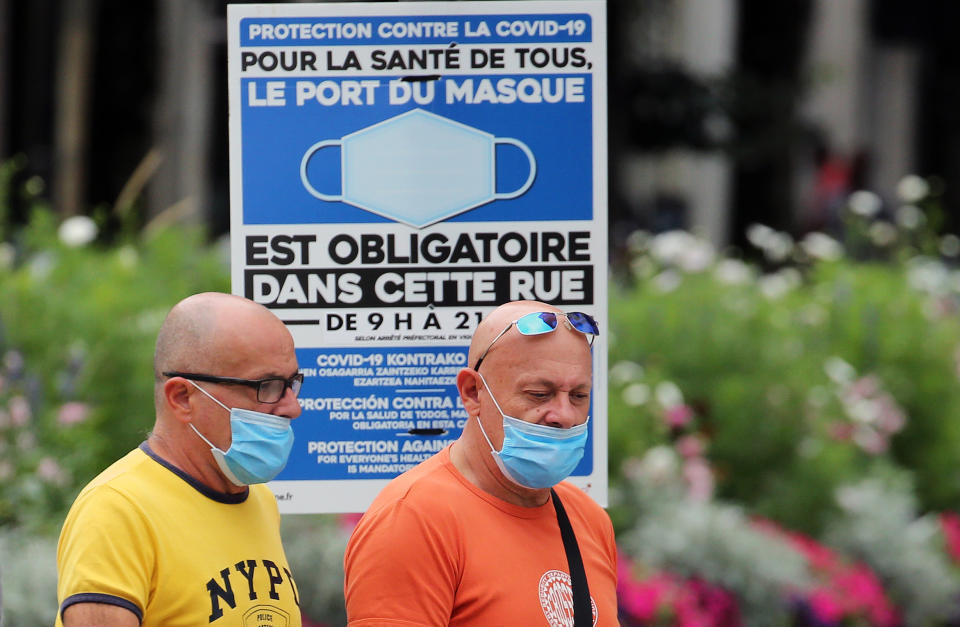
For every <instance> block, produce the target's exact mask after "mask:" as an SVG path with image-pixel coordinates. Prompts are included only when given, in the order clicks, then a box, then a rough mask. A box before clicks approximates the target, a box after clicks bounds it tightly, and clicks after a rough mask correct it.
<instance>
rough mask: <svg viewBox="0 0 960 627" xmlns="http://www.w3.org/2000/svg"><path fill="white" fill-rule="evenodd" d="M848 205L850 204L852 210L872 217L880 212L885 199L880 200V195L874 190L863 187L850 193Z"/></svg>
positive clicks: (865, 216) (859, 214) (866, 216)
mask: <svg viewBox="0 0 960 627" xmlns="http://www.w3.org/2000/svg"><path fill="white" fill-rule="evenodd" d="M847 205H849V207H850V211H852V212H854V213H855V214H857V215H858V216H863V217H864V218H872V217H873V216H875V215H877V214H878V213H880V209H882V208H883V201H882V200H880V196H878V195H877V194H875V193H874V192H871V191H868V190H865V189H861V190H859V191H856V192H853V193H852V194H850V199H849V200H847Z"/></svg>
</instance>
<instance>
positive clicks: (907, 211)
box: [896, 205, 927, 231]
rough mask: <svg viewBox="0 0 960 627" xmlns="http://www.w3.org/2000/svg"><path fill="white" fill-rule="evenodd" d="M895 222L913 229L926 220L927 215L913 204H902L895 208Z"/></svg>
mask: <svg viewBox="0 0 960 627" xmlns="http://www.w3.org/2000/svg"><path fill="white" fill-rule="evenodd" d="M896 219H897V224H899V225H900V226H902V227H903V228H905V229H908V230H911V231H912V230H913V229H915V228H917V227H918V226H920V225H921V224H923V223H924V222H926V221H927V216H926V215H924V213H923V212H922V211H920V209H918V208H917V207H915V206H913V205H904V206H902V207H900V208H899V209H897V215H896Z"/></svg>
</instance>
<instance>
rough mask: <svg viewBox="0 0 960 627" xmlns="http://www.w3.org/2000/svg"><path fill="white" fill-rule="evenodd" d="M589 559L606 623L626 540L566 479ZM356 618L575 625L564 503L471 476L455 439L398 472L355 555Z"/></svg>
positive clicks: (350, 597) (349, 581)
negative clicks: (492, 487)
mask: <svg viewBox="0 0 960 627" xmlns="http://www.w3.org/2000/svg"><path fill="white" fill-rule="evenodd" d="M554 489H555V490H556V491H557V494H558V495H559V496H560V500H561V501H562V502H563V506H564V509H565V510H566V512H567V516H568V517H569V518H570V524H571V526H572V527H573V531H574V534H575V535H576V536H577V543H578V545H579V547H580V554H581V555H582V557H583V563H584V568H585V570H586V573H587V582H588V585H589V587H590V596H591V600H592V602H593V608H594V625H596V626H606V625H617V624H619V623H618V622H617V592H616V587H617V574H616V573H617V550H616V545H615V543H614V536H613V525H612V524H611V523H610V518H609V517H608V516H607V514H606V512H605V511H603V509H601V508H600V506H599V505H597V504H596V503H595V502H594V501H593V500H592V499H591V498H590V497H589V496H587V495H586V494H585V493H584V492H583V491H582V490H580V489H579V488H577V487H575V486H573V485H571V484H568V483H561V484H559V485H557V486H555V488H554ZM344 566H345V570H346V581H345V584H344V595H345V597H346V604H347V617H348V619H349V622H350V625H351V626H359V625H455V626H458V627H467V626H477V627H480V626H482V627H489V626H490V625H524V626H527V625H549V626H551V627H562V626H566V625H572V624H573V620H572V616H573V603H572V595H571V592H570V576H569V574H568V573H569V569H568V568H567V557H566V552H565V551H564V548H563V540H562V539H561V537H560V527H559V525H558V523H557V515H556V511H555V510H554V508H553V503H552V502H550V501H547V503H546V504H545V505H542V506H540V507H521V506H518V505H512V504H510V503H507V502H506V501H503V500H501V499H498V498H496V497H494V496H492V495H490V494H487V493H486V492H484V491H482V490H480V489H479V488H478V487H476V486H475V485H473V484H472V483H470V482H469V481H468V480H467V479H466V478H465V477H464V476H463V475H462V474H460V472H459V471H458V470H457V469H456V468H455V467H454V466H453V463H452V462H451V461H450V448H449V447H447V448H445V449H444V450H442V451H440V452H439V453H437V454H436V455H434V456H433V457H431V458H430V459H428V460H427V461H425V462H423V463H422V464H420V465H419V466H417V467H416V468H413V469H412V470H410V471H408V472H406V473H404V474H403V475H401V476H399V477H397V478H396V479H394V480H393V481H391V482H390V483H389V484H388V485H387V487H386V488H384V489H383V491H382V492H381V493H380V494H379V495H378V496H377V498H376V500H375V501H374V502H373V504H372V505H371V506H370V509H368V510H367V513H366V514H364V516H363V518H362V519H361V520H360V522H359V524H358V525H357V528H356V529H355V530H354V532H353V536H352V537H351V538H350V542H349V544H348V545H347V551H346V556H345V557H344Z"/></svg>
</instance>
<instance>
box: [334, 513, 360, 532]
mask: <svg viewBox="0 0 960 627" xmlns="http://www.w3.org/2000/svg"><path fill="white" fill-rule="evenodd" d="M362 517H363V513H359V514H340V516H339V517H338V519H337V522H339V523H340V528H341V529H343V530H344V531H353V528H354V527H356V526H357V523H358V522H360V519H361V518H362Z"/></svg>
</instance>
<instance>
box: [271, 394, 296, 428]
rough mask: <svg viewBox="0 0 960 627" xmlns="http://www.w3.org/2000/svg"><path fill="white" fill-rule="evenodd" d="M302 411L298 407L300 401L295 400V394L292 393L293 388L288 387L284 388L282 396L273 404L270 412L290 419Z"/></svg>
mask: <svg viewBox="0 0 960 627" xmlns="http://www.w3.org/2000/svg"><path fill="white" fill-rule="evenodd" d="M302 411H303V409H301V407H300V401H298V400H297V397H296V395H294V393H293V389H292V388H290V387H287V388H284V390H283V396H282V397H280V401H279V402H277V403H276V405H274V411H272V412H270V413H272V414H274V415H275V416H285V417H287V418H289V419H291V420H293V419H294V418H296V417H297V416H299V415H300V413H301V412H302Z"/></svg>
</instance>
